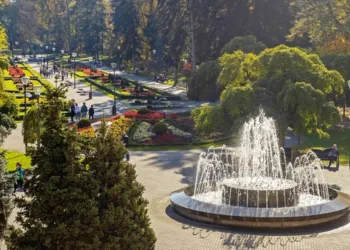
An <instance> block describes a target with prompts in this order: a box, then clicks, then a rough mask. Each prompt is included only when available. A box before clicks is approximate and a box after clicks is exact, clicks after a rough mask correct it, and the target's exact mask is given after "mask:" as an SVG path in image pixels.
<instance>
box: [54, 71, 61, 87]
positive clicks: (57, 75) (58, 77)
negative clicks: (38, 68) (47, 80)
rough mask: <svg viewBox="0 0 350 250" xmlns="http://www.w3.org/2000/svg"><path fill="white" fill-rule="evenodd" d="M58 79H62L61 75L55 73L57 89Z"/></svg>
mask: <svg viewBox="0 0 350 250" xmlns="http://www.w3.org/2000/svg"><path fill="white" fill-rule="evenodd" d="M58 79H60V75H59V74H56V75H55V84H56V89H57V82H58Z"/></svg>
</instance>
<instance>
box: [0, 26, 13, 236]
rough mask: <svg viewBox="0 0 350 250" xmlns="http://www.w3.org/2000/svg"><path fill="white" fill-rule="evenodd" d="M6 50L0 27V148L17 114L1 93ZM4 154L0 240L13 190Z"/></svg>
mask: <svg viewBox="0 0 350 250" xmlns="http://www.w3.org/2000/svg"><path fill="white" fill-rule="evenodd" d="M6 49H7V37H6V34H5V30H4V29H3V28H2V27H1V26H0V147H1V145H2V144H3V142H4V140H5V139H6V137H7V136H9V135H10V133H11V130H12V129H13V128H15V127H16V124H15V122H14V119H13V117H14V116H15V115H16V114H17V107H16V103H15V99H14V98H12V97H11V96H10V95H8V94H6V93H4V92H3V88H2V78H3V71H2V70H3V69H7V66H8V63H7V57H6V56H5V55H4V54H2V51H5V50H6ZM5 153H6V152H0V239H1V238H2V237H3V234H4V230H5V228H6V224H7V219H8V216H9V215H10V213H11V209H12V206H11V200H10V195H11V193H12V190H13V189H12V188H13V182H14V180H13V178H12V176H11V175H7V174H6V172H5V168H6V160H5Z"/></svg>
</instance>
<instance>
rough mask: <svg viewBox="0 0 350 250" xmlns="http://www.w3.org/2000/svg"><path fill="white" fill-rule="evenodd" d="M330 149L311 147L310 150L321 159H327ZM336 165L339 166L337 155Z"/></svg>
mask: <svg viewBox="0 0 350 250" xmlns="http://www.w3.org/2000/svg"><path fill="white" fill-rule="evenodd" d="M330 150H331V149H330V148H327V149H324V150H321V149H311V151H312V152H314V153H315V154H316V155H317V157H318V158H319V159H320V160H321V161H329V156H328V155H329V151H330ZM336 167H337V168H338V167H339V156H338V157H337V164H336Z"/></svg>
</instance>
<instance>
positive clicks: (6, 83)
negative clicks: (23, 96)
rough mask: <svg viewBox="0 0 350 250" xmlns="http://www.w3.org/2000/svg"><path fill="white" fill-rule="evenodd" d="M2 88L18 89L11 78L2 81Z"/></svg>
mask: <svg viewBox="0 0 350 250" xmlns="http://www.w3.org/2000/svg"><path fill="white" fill-rule="evenodd" d="M4 90H11V91H12V90H14V91H16V90H18V89H17V87H16V84H14V83H13V81H12V80H5V81H4Z"/></svg>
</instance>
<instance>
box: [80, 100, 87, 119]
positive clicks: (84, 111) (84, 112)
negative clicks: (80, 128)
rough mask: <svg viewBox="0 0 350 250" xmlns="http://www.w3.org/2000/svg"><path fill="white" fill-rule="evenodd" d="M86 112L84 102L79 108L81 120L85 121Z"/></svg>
mask: <svg viewBox="0 0 350 250" xmlns="http://www.w3.org/2000/svg"><path fill="white" fill-rule="evenodd" d="M87 112H88V108H87V106H86V104H85V102H84V103H83V106H81V117H82V119H86V115H87Z"/></svg>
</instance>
